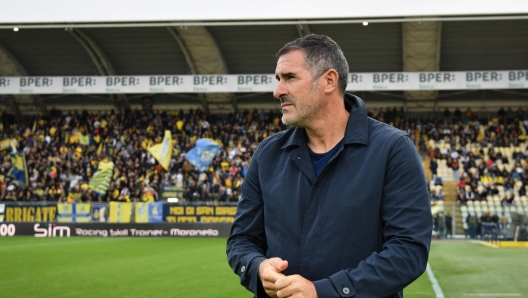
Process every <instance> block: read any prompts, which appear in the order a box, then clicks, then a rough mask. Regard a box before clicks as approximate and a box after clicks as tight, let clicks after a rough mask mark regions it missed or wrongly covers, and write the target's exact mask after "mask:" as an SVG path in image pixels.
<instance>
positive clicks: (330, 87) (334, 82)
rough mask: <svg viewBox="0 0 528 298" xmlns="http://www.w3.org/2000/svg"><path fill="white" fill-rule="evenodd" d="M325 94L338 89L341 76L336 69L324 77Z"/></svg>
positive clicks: (327, 72)
mask: <svg viewBox="0 0 528 298" xmlns="http://www.w3.org/2000/svg"><path fill="white" fill-rule="evenodd" d="M322 77H323V79H324V91H325V93H332V92H334V91H335V90H337V89H338V85H339V75H338V74H337V71H336V70H335V69H332V68H331V69H329V70H327V71H326V72H325V73H324V74H323V75H322Z"/></svg>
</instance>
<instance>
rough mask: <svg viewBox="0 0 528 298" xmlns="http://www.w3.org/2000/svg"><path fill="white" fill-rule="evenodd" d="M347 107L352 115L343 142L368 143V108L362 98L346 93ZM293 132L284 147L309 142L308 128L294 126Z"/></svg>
mask: <svg viewBox="0 0 528 298" xmlns="http://www.w3.org/2000/svg"><path fill="white" fill-rule="evenodd" d="M344 101H345V108H346V109H347V111H349V112H350V116H349V118H348V122H347V128H346V131H345V137H344V138H343V143H344V144H345V145H346V144H362V145H367V144H368V117H367V108H366V107H365V103H364V102H363V100H361V98H359V97H357V96H355V95H352V94H348V93H347V94H345V99H344ZM292 129H293V132H292V134H291V135H290V137H289V138H288V140H287V141H286V143H285V144H284V146H282V149H284V148H286V147H289V146H292V145H296V146H301V145H303V144H306V143H307V142H308V137H307V135H306V130H305V129H304V128H301V127H295V128H292Z"/></svg>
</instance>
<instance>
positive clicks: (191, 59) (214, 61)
mask: <svg viewBox="0 0 528 298" xmlns="http://www.w3.org/2000/svg"><path fill="white" fill-rule="evenodd" d="M167 29H168V30H169V32H170V33H171V35H172V36H173V37H174V38H175V40H176V41H177V42H178V44H179V45H180V48H181V49H182V52H183V54H184V56H185V59H186V61H187V65H189V70H190V72H191V73H192V74H196V75H202V74H207V75H209V74H228V73H229V70H228V68H227V64H226V63H225V61H224V57H223V55H222V52H221V51H220V49H219V48H218V45H217V43H216V41H215V40H214V38H213V36H212V35H211V33H209V31H208V30H207V28H206V27H203V26H195V27H187V26H180V27H167ZM200 98H201V100H202V105H203V107H204V111H206V112H212V113H223V112H231V111H235V110H236V109H237V103H236V99H235V97H234V96H233V94H230V93H206V94H200Z"/></svg>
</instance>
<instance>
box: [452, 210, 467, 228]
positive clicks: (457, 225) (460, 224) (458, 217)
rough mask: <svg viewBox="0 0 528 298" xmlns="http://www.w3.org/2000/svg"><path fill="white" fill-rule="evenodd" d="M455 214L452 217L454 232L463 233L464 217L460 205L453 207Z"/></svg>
mask: <svg viewBox="0 0 528 298" xmlns="http://www.w3.org/2000/svg"><path fill="white" fill-rule="evenodd" d="M455 208H456V209H455V210H456V211H455V216H454V217H453V219H454V220H455V234H456V235H465V233H466V232H465V231H464V219H463V218H462V211H460V205H456V207H455Z"/></svg>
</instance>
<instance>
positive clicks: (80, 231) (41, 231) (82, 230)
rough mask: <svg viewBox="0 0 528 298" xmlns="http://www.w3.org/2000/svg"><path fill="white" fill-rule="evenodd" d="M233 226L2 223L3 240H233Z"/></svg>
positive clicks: (224, 224) (0, 229) (0, 233)
mask: <svg viewBox="0 0 528 298" xmlns="http://www.w3.org/2000/svg"><path fill="white" fill-rule="evenodd" d="M230 230H231V224H229V223H216V224H201V223H180V224H176V223H172V224H169V223H150V224H138V223H135V224H134V223H132V224H111V223H59V224H55V223H2V224H0V237H12V236H21V235H26V236H34V237H36V238H48V237H66V238H67V237H72V236H84V237H185V238H187V237H229V231H230Z"/></svg>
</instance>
